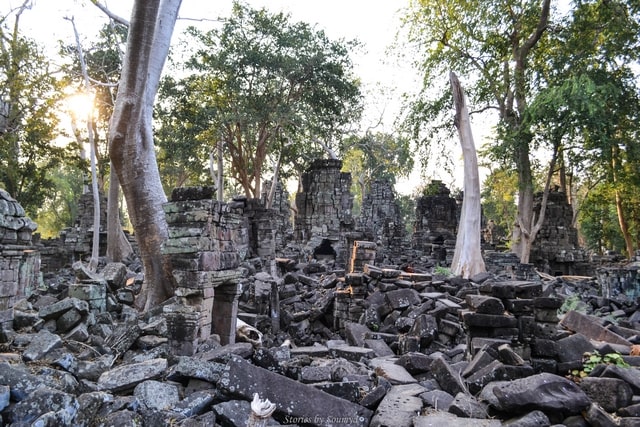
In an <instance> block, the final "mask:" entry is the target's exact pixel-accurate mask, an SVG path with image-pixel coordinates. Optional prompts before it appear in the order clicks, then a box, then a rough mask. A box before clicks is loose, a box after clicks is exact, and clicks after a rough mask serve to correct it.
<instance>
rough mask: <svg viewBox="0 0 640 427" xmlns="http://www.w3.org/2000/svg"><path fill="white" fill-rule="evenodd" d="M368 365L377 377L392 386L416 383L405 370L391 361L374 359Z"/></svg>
mask: <svg viewBox="0 0 640 427" xmlns="http://www.w3.org/2000/svg"><path fill="white" fill-rule="evenodd" d="M370 365H371V367H373V370H374V372H375V374H376V375H377V376H378V377H382V378H384V379H386V380H387V381H389V382H390V383H391V384H393V385H398V384H412V383H416V382H418V380H416V379H415V378H414V377H413V376H412V375H411V374H410V373H409V372H407V370H406V369H405V368H403V367H402V366H400V365H397V364H396V363H394V361H393V360H386V359H374V360H372V361H371V363H370Z"/></svg>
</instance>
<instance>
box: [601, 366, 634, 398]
mask: <svg viewBox="0 0 640 427" xmlns="http://www.w3.org/2000/svg"><path fill="white" fill-rule="evenodd" d="M600 376H601V377H607V378H620V379H621V380H624V381H626V382H627V384H629V385H630V386H631V388H632V389H633V392H634V394H640V370H638V369H629V368H623V367H620V366H617V365H607V366H606V367H605V369H604V371H602V373H601V374H600Z"/></svg>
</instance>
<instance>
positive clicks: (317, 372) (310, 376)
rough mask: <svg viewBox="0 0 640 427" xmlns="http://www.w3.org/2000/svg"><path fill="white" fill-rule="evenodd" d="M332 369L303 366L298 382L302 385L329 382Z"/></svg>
mask: <svg viewBox="0 0 640 427" xmlns="http://www.w3.org/2000/svg"><path fill="white" fill-rule="evenodd" d="M331 372H332V368H331V366H329V365H324V366H303V367H302V369H300V376H299V378H298V379H299V380H300V381H302V382H303V383H317V382H321V381H331Z"/></svg>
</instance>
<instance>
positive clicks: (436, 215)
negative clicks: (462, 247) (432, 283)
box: [411, 181, 460, 266]
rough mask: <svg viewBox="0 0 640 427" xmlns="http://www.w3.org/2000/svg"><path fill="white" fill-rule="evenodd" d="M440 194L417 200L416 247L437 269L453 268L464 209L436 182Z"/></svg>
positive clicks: (445, 188) (413, 239) (414, 244)
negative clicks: (452, 263)
mask: <svg viewBox="0 0 640 427" xmlns="http://www.w3.org/2000/svg"><path fill="white" fill-rule="evenodd" d="M431 185H432V186H433V187H437V192H436V193H435V194H432V195H428V196H421V197H419V198H418V199H417V200H416V219H415V223H414V227H413V228H414V231H413V236H412V240H411V241H412V246H413V247H414V248H416V249H419V250H421V251H422V252H423V253H424V254H425V255H426V256H428V257H429V258H431V259H432V260H433V263H434V265H441V266H449V265H451V261H452V260H453V253H454V250H455V245H456V233H457V228H458V219H459V217H460V207H459V203H458V201H457V200H456V199H455V198H453V197H451V192H450V191H449V189H448V188H447V187H446V186H445V185H444V184H443V183H442V182H440V181H432V183H431Z"/></svg>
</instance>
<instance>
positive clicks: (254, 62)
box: [156, 2, 361, 197]
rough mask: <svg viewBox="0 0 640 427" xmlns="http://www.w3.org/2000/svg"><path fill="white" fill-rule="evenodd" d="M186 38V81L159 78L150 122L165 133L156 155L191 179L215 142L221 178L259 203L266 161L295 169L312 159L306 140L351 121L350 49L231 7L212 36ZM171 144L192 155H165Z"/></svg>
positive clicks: (355, 109) (327, 138) (308, 29)
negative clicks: (172, 159)
mask: <svg viewBox="0 0 640 427" xmlns="http://www.w3.org/2000/svg"><path fill="white" fill-rule="evenodd" d="M188 34H189V35H190V38H189V40H188V45H189V46H197V47H196V48H194V49H193V50H192V53H191V55H190V57H189V59H188V60H187V62H186V66H185V68H186V70H185V71H186V72H187V73H188V75H187V76H186V77H184V78H182V79H177V78H171V77H170V78H167V79H165V80H164V82H163V86H162V90H161V95H162V102H161V103H160V105H159V107H158V109H157V112H156V115H157V117H158V118H159V119H160V121H161V123H162V125H161V127H160V128H159V133H160V134H161V135H162V134H166V138H163V141H164V142H163V143H162V147H163V150H164V154H162V155H163V156H165V157H169V156H170V155H171V154H170V153H169V151H172V152H173V155H174V156H175V155H177V156H180V157H181V158H182V159H183V160H185V161H186V162H187V164H190V165H191V168H190V170H192V171H193V172H192V175H194V176H197V175H198V173H199V172H198V169H200V170H202V167H203V163H204V161H205V160H206V159H207V158H208V155H207V153H206V151H207V150H209V151H212V150H213V147H214V146H215V144H216V143H217V142H218V141H220V140H221V141H223V142H224V153H225V154H224V155H225V159H226V160H227V164H226V165H225V170H226V171H228V174H229V175H231V176H232V177H233V179H235V180H236V181H237V182H238V183H239V184H240V185H241V187H242V189H243V191H244V193H245V194H246V195H247V196H249V197H259V196H260V191H261V182H262V176H263V174H264V172H265V169H266V168H267V164H266V161H267V159H268V158H269V156H277V155H278V154H282V163H283V164H285V165H287V166H289V167H290V166H292V165H298V167H300V166H302V165H304V164H306V161H309V160H311V158H312V157H315V156H316V155H317V153H318V150H319V146H318V145H317V144H313V142H314V141H321V142H323V143H326V144H328V145H330V144H331V143H332V142H334V141H335V140H337V139H339V138H340V137H341V132H342V131H344V129H345V126H347V125H349V124H351V123H353V122H354V120H356V119H357V118H358V116H359V114H360V111H361V96H360V88H359V83H358V80H357V78H356V77H355V76H354V75H353V70H352V63H351V59H350V57H349V49H353V48H354V47H355V43H354V42H346V41H343V40H339V41H332V40H330V39H329V38H328V37H327V36H326V35H325V33H324V32H323V31H319V30H316V29H314V28H313V27H312V26H310V25H309V24H307V23H303V22H293V21H292V20H291V17H290V16H289V15H287V14H284V13H275V14H273V13H270V12H269V11H267V10H266V9H260V10H254V9H251V8H249V7H247V6H246V5H244V4H242V3H238V2H236V3H234V5H233V10H232V14H231V16H229V17H228V18H224V19H223V24H222V28H214V29H212V30H209V31H202V30H198V29H196V28H193V27H191V28H190V29H188ZM180 135H182V137H180ZM176 138H178V139H180V145H182V146H183V147H191V148H192V149H191V150H186V151H185V152H180V151H174V149H173V148H170V147H174V144H175V142H176V141H175V139H176ZM196 147H197V148H196ZM187 151H188V152H187ZM301 160H302V162H301ZM305 160H306V161H305ZM294 167H295V166H294ZM290 169H291V168H290Z"/></svg>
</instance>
